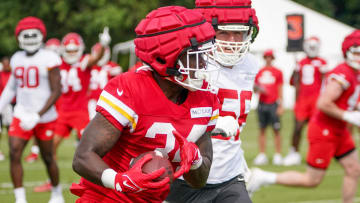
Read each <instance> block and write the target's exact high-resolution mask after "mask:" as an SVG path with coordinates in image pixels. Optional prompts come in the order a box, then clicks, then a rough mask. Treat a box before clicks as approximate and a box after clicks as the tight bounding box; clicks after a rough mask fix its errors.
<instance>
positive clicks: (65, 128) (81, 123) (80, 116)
mask: <svg viewBox="0 0 360 203" xmlns="http://www.w3.org/2000/svg"><path fill="white" fill-rule="evenodd" d="M88 123H89V114H88V112H87V111H71V112H61V113H59V117H58V119H57V121H56V125H55V134H56V135H59V136H61V137H68V136H69V135H70V132H71V130H72V129H75V130H76V133H77V135H78V138H80V137H81V135H82V132H83V130H84V128H85V127H86V125H87V124H88Z"/></svg>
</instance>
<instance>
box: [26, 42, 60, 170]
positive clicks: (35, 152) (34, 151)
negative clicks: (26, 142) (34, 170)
mask: <svg viewBox="0 0 360 203" xmlns="http://www.w3.org/2000/svg"><path fill="white" fill-rule="evenodd" d="M44 48H45V49H47V50H51V51H54V52H55V53H57V54H58V55H59V54H60V40H58V39H56V38H51V39H48V40H47V41H46V43H45V47H44ZM59 99H60V98H59ZM59 99H58V100H57V101H56V103H55V106H56V104H57V103H59ZM33 142H34V143H33V145H32V146H31V150H30V154H29V155H27V156H26V157H25V161H26V162H28V163H33V162H34V161H36V160H38V158H39V146H38V145H37V143H36V139H34V140H33Z"/></svg>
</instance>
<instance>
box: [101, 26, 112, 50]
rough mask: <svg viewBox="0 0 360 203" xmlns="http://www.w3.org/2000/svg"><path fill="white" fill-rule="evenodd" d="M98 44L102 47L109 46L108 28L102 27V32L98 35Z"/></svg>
mask: <svg viewBox="0 0 360 203" xmlns="http://www.w3.org/2000/svg"><path fill="white" fill-rule="evenodd" d="M99 42H100V44H101V45H102V46H103V47H106V46H109V44H110V42H111V36H110V34H109V27H104V31H103V32H102V33H100V34H99Z"/></svg>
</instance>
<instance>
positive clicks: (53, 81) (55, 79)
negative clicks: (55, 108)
mask: <svg viewBox="0 0 360 203" xmlns="http://www.w3.org/2000/svg"><path fill="white" fill-rule="evenodd" d="M60 81H61V76H60V69H59V68H58V67H56V68H52V69H51V70H50V71H49V83H50V91H51V94H50V97H49V98H48V100H47V101H46V103H45V105H44V106H43V107H42V108H41V110H40V111H39V115H40V116H42V115H43V114H44V113H46V112H47V111H48V110H49V109H50V107H51V106H52V105H54V104H55V102H56V100H57V99H58V98H59V97H60V95H61V83H60Z"/></svg>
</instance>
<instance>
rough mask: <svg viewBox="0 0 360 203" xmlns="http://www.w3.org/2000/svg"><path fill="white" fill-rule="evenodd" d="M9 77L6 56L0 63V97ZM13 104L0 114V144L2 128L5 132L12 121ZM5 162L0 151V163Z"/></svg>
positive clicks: (9, 71) (9, 69) (8, 61)
mask: <svg viewBox="0 0 360 203" xmlns="http://www.w3.org/2000/svg"><path fill="white" fill-rule="evenodd" d="M10 75H11V66H10V59H9V57H7V56H4V57H3V58H2V59H1V62H0V95H1V93H2V91H3V90H4V88H5V86H6V83H7V82H8V80H9V78H10ZM13 103H14V101H13V102H12V104H9V105H7V106H6V107H5V109H4V110H3V112H0V143H1V137H2V128H3V127H5V128H6V129H7V130H8V128H9V125H10V124H11V121H12V114H13ZM3 160H5V156H4V154H3V153H2V151H1V150H0V161H3Z"/></svg>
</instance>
